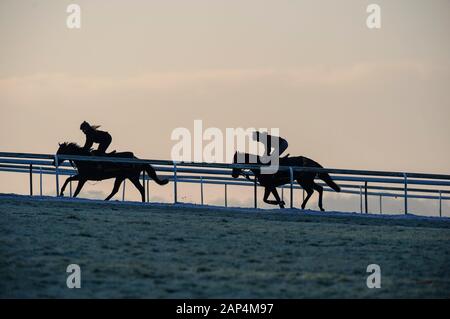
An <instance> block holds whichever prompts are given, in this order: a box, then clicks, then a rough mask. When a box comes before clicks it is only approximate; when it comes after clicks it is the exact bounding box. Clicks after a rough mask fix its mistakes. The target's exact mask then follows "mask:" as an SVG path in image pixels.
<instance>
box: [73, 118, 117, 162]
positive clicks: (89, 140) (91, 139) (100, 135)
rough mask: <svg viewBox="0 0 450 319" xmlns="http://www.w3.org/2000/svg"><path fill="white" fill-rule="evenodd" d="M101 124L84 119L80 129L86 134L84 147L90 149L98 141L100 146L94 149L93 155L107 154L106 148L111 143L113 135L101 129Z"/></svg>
mask: <svg viewBox="0 0 450 319" xmlns="http://www.w3.org/2000/svg"><path fill="white" fill-rule="evenodd" d="M99 127H100V125H90V124H89V123H88V122H86V121H84V122H83V123H81V125H80V130H82V131H83V133H84V134H86V143H84V146H83V149H84V150H87V151H90V149H91V147H92V145H93V144H94V143H98V148H97V149H96V150H93V151H92V154H93V155H98V156H101V155H106V154H105V152H106V149H107V148H108V146H109V145H110V144H111V141H112V137H111V135H110V134H109V133H108V132H105V131H100V130H99V129H98V128H99Z"/></svg>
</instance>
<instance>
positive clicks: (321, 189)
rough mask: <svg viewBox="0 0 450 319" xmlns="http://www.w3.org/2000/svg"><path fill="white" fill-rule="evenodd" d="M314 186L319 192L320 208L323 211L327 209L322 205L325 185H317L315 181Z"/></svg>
mask: <svg viewBox="0 0 450 319" xmlns="http://www.w3.org/2000/svg"><path fill="white" fill-rule="evenodd" d="M313 187H314V189H315V190H316V191H318V192H319V208H320V210H321V211H322V212H323V211H324V210H325V209H323V206H322V195H323V187H322V186H320V185H317V184H316V183H314V185H313Z"/></svg>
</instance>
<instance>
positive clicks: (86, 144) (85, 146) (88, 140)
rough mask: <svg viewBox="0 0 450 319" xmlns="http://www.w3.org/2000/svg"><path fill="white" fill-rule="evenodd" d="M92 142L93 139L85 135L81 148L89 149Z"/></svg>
mask: <svg viewBox="0 0 450 319" xmlns="http://www.w3.org/2000/svg"><path fill="white" fill-rule="evenodd" d="M93 144H94V140H93V139H92V138H90V137H89V136H86V143H84V146H83V149H85V150H90V149H91V147H92V145H93Z"/></svg>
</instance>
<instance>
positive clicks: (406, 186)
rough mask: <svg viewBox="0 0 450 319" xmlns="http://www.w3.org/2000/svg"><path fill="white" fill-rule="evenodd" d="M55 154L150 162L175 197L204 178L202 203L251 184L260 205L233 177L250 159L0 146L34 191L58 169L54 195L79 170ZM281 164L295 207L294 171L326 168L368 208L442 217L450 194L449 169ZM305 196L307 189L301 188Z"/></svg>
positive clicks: (3, 165)
mask: <svg viewBox="0 0 450 319" xmlns="http://www.w3.org/2000/svg"><path fill="white" fill-rule="evenodd" d="M54 160H56V161H55V162H56V163H58V160H59V161H61V160H83V161H101V162H114V163H139V164H144V163H147V164H151V165H152V166H153V167H154V168H155V170H156V171H158V172H159V174H161V173H162V172H163V173H165V174H162V175H163V176H164V177H165V178H168V179H169V180H170V181H171V182H172V183H173V198H174V203H179V201H178V184H179V183H198V184H200V201H201V204H202V205H203V204H204V194H203V193H204V192H203V186H204V184H218V185H224V206H228V186H233V185H235V186H248V187H253V201H254V207H255V208H257V207H258V196H257V187H260V186H258V185H257V183H256V182H255V181H254V180H253V181H249V180H247V179H245V178H238V179H234V178H232V177H231V170H232V169H233V168H241V169H249V168H254V167H256V166H255V165H246V164H220V163H184V162H182V163H176V162H173V161H167V160H140V159H139V160H138V159H125V158H112V157H95V156H62V155H53V154H31V153H10V152H0V171H3V172H16V173H26V174H29V189H30V195H33V194H34V190H33V176H34V175H36V174H38V175H39V195H40V196H42V193H43V184H42V176H43V175H48V174H50V175H54V176H55V184H56V196H59V177H60V176H70V175H75V174H76V173H77V172H76V170H75V169H74V168H72V166H71V165H70V164H69V163H68V162H65V163H63V164H62V165H60V166H57V167H55V166H54V164H53V163H54ZM280 169H284V170H289V171H290V173H291V174H290V175H291V180H290V183H288V184H287V185H285V186H283V187H279V189H281V197H282V199H284V193H285V189H287V190H288V191H289V199H290V207H291V208H294V202H295V201H294V190H296V189H301V187H300V186H299V185H298V184H297V185H296V184H295V180H293V178H292V176H293V172H297V171H308V172H316V173H319V172H327V173H329V174H331V176H332V178H333V179H334V180H335V181H337V182H338V184H339V186H340V187H341V193H344V194H356V195H359V202H360V212H361V213H363V212H365V213H368V212H369V207H368V197H369V196H372V197H373V196H376V197H378V198H379V213H380V214H381V213H383V208H382V203H383V198H385V197H386V198H389V197H395V198H403V211H404V213H405V214H408V199H428V200H435V201H437V202H438V207H439V208H438V213H439V216H441V217H442V214H443V212H442V210H443V205H442V202H443V201H445V200H450V196H449V194H450V175H444V174H423V173H405V172H386V171H366V170H348V169H325V168H305V167H280ZM142 179H143V185H144V189H145V193H146V201H147V202H148V201H150V194H149V180H150V178H149V177H148V176H146V175H145V173H143V175H142ZM319 184H320V185H322V186H323V187H324V191H326V192H334V191H333V190H332V189H331V188H329V187H328V186H327V185H326V184H324V183H319ZM69 192H70V196H72V185H71V183H70V184H69ZM125 193H126V183H125V182H124V184H123V190H122V200H125ZM303 198H304V192H303Z"/></svg>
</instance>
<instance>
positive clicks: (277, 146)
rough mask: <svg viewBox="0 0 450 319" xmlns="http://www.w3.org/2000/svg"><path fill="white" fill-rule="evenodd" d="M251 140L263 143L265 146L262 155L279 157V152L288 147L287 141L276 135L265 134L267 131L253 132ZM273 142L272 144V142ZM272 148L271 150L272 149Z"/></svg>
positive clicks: (281, 152)
mask: <svg viewBox="0 0 450 319" xmlns="http://www.w3.org/2000/svg"><path fill="white" fill-rule="evenodd" d="M252 137H253V140H255V141H257V142H260V143H263V144H264V147H265V152H264V156H267V157H270V156H276V157H280V156H281V154H283V152H284V151H285V150H286V149H287V148H288V142H287V141H286V140H285V139H284V138H282V137H278V136H272V135H269V134H267V132H258V131H255V132H253V136H252ZM272 143H273V144H272ZM272 148H273V151H272Z"/></svg>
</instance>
